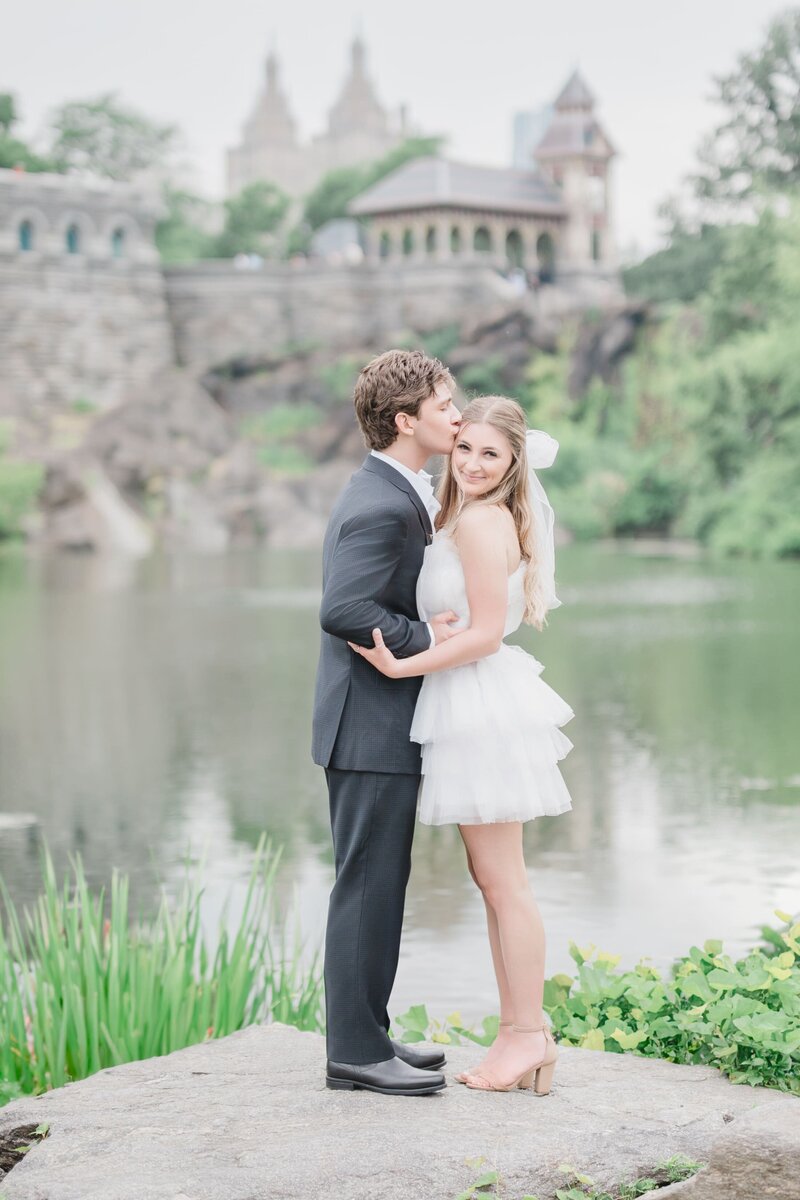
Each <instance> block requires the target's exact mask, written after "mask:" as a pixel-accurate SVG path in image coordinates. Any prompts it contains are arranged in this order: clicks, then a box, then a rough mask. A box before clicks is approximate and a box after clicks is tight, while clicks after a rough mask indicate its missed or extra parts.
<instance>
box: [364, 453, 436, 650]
mask: <svg viewBox="0 0 800 1200" xmlns="http://www.w3.org/2000/svg"><path fill="white" fill-rule="evenodd" d="M370 454H372V455H373V456H374V457H375V458H379V459H380V460H381V462H385V463H388V464H389V466H390V467H394V469H395V470H396V471H399V472H400V474H401V475H404V476H405V478H406V479H407V480H408V482H409V483H410V484H411V486H412V487H413V489H414V491H415V492H416V493H417V495H418V496H419V498H420V500H421V501H422V503H423V504H424V505H425V508H426V510H427V513H428V516H429V517H430V519H431V527H432V526H433V521H434V517H435V516H436V514H437V513H438V511H439V509H440V508H441V507H442V506H441V504H440V503H439V501H438V500H437V499H436V497H435V496H434V494H433V481H432V479H431V477H430V475H429V474H428V473H427V471H412V470H411V468H410V467H407V466H406V465H405V463H401V462H398V461H397V459H396V458H392V457H391V456H390V455H388V454H383V453H382V452H381V451H380V450H370ZM428 632H429V633H430V635H431V648H433V647H434V646H435V645H436V635H435V634H434V632H433V626H432V625H430V624H428Z"/></svg>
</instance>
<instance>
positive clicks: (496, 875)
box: [473, 868, 531, 909]
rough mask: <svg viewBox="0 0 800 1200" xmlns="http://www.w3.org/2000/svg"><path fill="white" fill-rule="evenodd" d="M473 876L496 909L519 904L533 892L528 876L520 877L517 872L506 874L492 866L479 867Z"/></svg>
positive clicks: (485, 896) (488, 901) (485, 897)
mask: <svg viewBox="0 0 800 1200" xmlns="http://www.w3.org/2000/svg"><path fill="white" fill-rule="evenodd" d="M473 878H474V879H475V882H476V883H477V885H478V887H479V888H480V890H481V892H482V893H483V898H484V900H485V901H486V903H487V904H489V905H490V906H491V907H492V908H494V909H498V908H502V907H503V905H505V904H519V903H520V901H521V900H522V901H524V900H525V899H526V898H527V897H529V896H530V894H531V889H530V884H529V883H528V880H527V878H526V877H522V878H518V877H517V876H516V874H506V873H503V872H498V871H496V870H492V869H491V868H490V869H488V870H484V871H481V870H480V868H478V869H477V871H476V874H475V875H474V876H473Z"/></svg>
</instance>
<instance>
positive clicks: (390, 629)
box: [319, 508, 431, 658]
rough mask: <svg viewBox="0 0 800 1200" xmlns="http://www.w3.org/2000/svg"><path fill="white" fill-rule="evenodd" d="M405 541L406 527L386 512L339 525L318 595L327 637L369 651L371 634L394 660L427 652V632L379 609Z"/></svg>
mask: <svg viewBox="0 0 800 1200" xmlns="http://www.w3.org/2000/svg"><path fill="white" fill-rule="evenodd" d="M407 538H408V523H407V521H406V520H405V519H404V517H403V516H402V514H400V513H399V512H397V511H395V510H393V509H389V508H382V509H381V508H379V509H374V508H373V509H370V510H369V511H368V512H365V513H359V514H358V515H357V516H354V517H351V518H350V520H348V521H345V522H344V524H343V525H342V529H341V533H340V535H339V541H338V543H337V544H336V546H335V548H334V550H333V554H332V557H331V562H330V566H329V570H328V575H327V578H326V581H325V587H324V589H323V593H322V605H321V607H320V613H319V619H320V624H321V625H322V628H323V629H324V630H325V632H326V633H330V634H333V636H334V637H339V638H342V639H343V640H344V641H348V642H356V643H357V645H359V646H371V645H372V644H373V642H372V630H373V629H380V631H381V633H382V634H383V638H384V641H385V642H386V645H387V646H388V647H389V649H390V650H391V651H392V653H393V654H396V655H397V657H398V658H408V657H409V656H410V655H412V654H420V653H421V652H422V651H423V650H427V649H428V648H429V647H430V641H431V638H430V632H429V627H428V626H427V625H426V624H425V622H424V621H412V620H410V619H409V618H408V617H404V616H402V615H401V614H400V613H396V612H391V611H390V610H389V609H388V608H386V607H385V606H384V604H383V603H382V598H383V596H384V594H385V591H386V588H387V587H388V586H389V584H390V583H391V580H392V576H393V575H394V573H395V571H396V569H397V566H398V563H399V562H400V558H401V556H402V553H403V549H404V547H405V544H406V539H407Z"/></svg>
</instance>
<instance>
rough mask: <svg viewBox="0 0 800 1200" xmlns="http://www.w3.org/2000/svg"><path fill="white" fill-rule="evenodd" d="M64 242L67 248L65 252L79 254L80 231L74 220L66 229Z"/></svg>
mask: <svg viewBox="0 0 800 1200" xmlns="http://www.w3.org/2000/svg"><path fill="white" fill-rule="evenodd" d="M64 242H65V245H66V248H67V254H80V252H81V231H80V226H78V225H76V224H75V223H74V222H73V223H72V225H70V227H69V228H68V229H67V232H66V235H65V238H64Z"/></svg>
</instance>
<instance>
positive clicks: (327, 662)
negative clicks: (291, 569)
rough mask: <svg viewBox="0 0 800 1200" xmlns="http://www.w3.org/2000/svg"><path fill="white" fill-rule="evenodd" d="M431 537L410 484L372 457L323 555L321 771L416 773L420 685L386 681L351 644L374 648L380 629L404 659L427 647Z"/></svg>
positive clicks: (317, 708)
mask: <svg viewBox="0 0 800 1200" xmlns="http://www.w3.org/2000/svg"><path fill="white" fill-rule="evenodd" d="M431 533H432V530H431V522H430V518H429V516H428V512H427V509H426V508H425V505H424V504H423V502H422V500H421V499H420V497H419V496H418V495H417V493H416V491H415V490H414V487H413V485H412V484H411V483H410V482H409V481H408V480H407V479H405V478H404V477H403V476H402V475H401V474H400V472H399V471H397V470H395V468H394V467H391V466H389V464H388V463H385V462H382V461H381V459H379V458H374V457H373V456H372V455H368V456H367V458H366V459H365V460H364V462H363V464H362V466H361V467H360V468H359V470H358V471H356V473H355V475H353V477H352V479H351V480H350V482H349V483H348V485H347V487H346V488H345V490H344V491H343V492H342V494H341V496H340V497H339V499H338V501H337V502H336V506H335V508H334V510H333V513H332V514H331V519H330V521H329V522H328V529H327V532H326V534H325V542H324V545H323V551H322V570H323V577H322V605H321V607H320V614H319V617H320V625H321V626H322V642H321V647H320V656H319V667H318V669H317V685H316V691H315V695H314V722H313V740H312V755H313V758H314V762H315V763H318V764H319V765H320V766H323V767H334V768H336V769H338V770H343V771H383V772H387V773H392V774H406V773H410V774H415V773H418V772H419V769H420V748H419V746H418V745H417V744H416V743H415V742H410V741H409V740H408V734H409V730H410V728H411V720H412V718H413V716H414V706H415V705H416V702H417V696H418V694H419V689H420V686H421V684H422V679H421V677H418V678H415V679H387V677H386V676H385V675H381V673H380V672H379V671H376V670H375V668H374V667H373V666H372V665H371V664H370V663H368V662H366V660H365V659H363V658H361V657H360V656H359V655H358V654H355V653H354V652H353V651H352V650H351V649H350V647H349V646H348V645H347V643H348V641H350V642H356V643H357V644H358V645H359V646H371V645H372V644H373V642H372V630H373V629H375V628H379V629H380V630H381V632H382V634H383V637H384V641H385V642H386V645H387V646H388V647H389V649H390V650H391V651H392V653H393V654H396V655H397V657H398V658H407V657H409V656H410V655H412V654H419V653H420V652H421V651H423V650H427V649H428V648H429V647H430V632H429V630H428V626H427V625H426V624H425V623H424V622H422V621H420V619H419V614H418V612H417V603H416V589H417V576H418V575H419V572H420V568H421V567H422V558H423V555H424V553H425V546H426V545H427V543H428V542H429V541H430V539H431Z"/></svg>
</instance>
